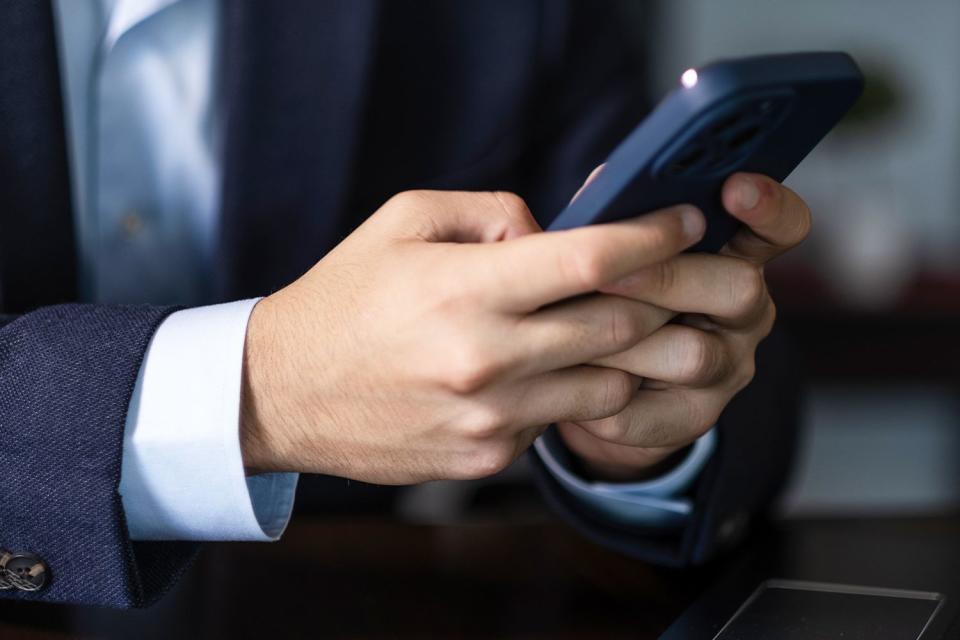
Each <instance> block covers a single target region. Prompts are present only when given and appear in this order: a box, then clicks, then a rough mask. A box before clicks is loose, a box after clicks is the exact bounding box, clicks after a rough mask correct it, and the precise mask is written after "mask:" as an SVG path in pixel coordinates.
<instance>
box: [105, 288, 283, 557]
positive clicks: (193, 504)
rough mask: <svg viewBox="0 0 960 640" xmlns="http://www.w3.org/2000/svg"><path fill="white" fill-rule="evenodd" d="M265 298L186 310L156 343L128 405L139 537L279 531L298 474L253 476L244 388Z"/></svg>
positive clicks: (124, 472)
mask: <svg viewBox="0 0 960 640" xmlns="http://www.w3.org/2000/svg"><path fill="white" fill-rule="evenodd" d="M257 302H258V300H257V299H253V300H244V301H240V302H232V303H228V304H220V305H213V306H206V307H197V308H194V309H187V310H184V311H178V312H176V313H174V314H172V315H171V316H169V317H168V318H167V319H166V320H164V322H163V323H162V324H161V325H160V327H159V329H158V330H157V332H156V333H155V334H154V336H153V339H152V340H151V342H150V346H149V348H148V350H147V353H146V355H145V357H144V360H143V364H142V365H141V367H140V372H139V375H138V377H137V383H136V387H135V389H134V392H133V396H132V398H131V401H130V406H129V408H128V413H127V421H126V428H125V429H126V430H125V432H124V442H123V460H122V466H121V477H120V494H121V497H122V499H123V508H124V512H125V514H126V518H127V526H128V527H129V530H130V536H131V538H132V539H134V540H250V541H268V540H276V539H277V538H279V537H280V535H281V534H282V533H283V530H284V529H285V528H286V525H287V522H288V521H289V519H290V513H291V511H292V509H293V501H294V493H295V490H296V486H297V479H298V475H297V474H295V473H272V474H263V475H258V476H252V477H246V476H245V474H244V468H243V457H242V455H241V451H240V435H239V425H240V389H241V374H242V367H243V347H244V341H245V339H246V330H247V322H248V320H249V318H250V312H251V311H252V310H253V307H254V305H255V304H256V303H257Z"/></svg>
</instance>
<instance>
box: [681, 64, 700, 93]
mask: <svg viewBox="0 0 960 640" xmlns="http://www.w3.org/2000/svg"><path fill="white" fill-rule="evenodd" d="M680 84H682V85H683V86H684V87H686V88H687V89H691V88H693V87H695V86H696V85H697V70H696V69H687V70H686V71H684V72H683V75H682V76H680Z"/></svg>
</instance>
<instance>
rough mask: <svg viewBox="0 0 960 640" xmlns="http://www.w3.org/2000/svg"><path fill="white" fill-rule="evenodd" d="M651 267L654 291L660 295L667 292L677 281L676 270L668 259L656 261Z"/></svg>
mask: <svg viewBox="0 0 960 640" xmlns="http://www.w3.org/2000/svg"><path fill="white" fill-rule="evenodd" d="M652 269H653V274H654V276H653V287H654V293H656V294H659V295H661V296H665V295H667V294H669V293H670V292H671V291H672V290H673V288H674V286H676V282H677V270H676V267H675V266H674V265H673V263H672V262H670V261H669V260H667V261H664V262H660V263H657V265H655V266H654V267H652Z"/></svg>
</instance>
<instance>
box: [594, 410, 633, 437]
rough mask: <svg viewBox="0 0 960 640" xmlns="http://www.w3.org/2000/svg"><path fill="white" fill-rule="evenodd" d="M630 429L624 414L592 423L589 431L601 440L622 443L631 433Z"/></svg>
mask: <svg viewBox="0 0 960 640" xmlns="http://www.w3.org/2000/svg"><path fill="white" fill-rule="evenodd" d="M628 427H629V424H628V422H627V419H626V417H625V416H624V415H623V414H622V413H617V414H615V415H612V416H609V417H607V418H603V419H600V420H595V421H591V422H590V428H589V431H590V432H591V433H592V434H593V435H595V436H596V437H598V438H600V439H601V440H606V441H608V442H620V441H622V440H624V438H626V436H627V433H628V432H629V429H628Z"/></svg>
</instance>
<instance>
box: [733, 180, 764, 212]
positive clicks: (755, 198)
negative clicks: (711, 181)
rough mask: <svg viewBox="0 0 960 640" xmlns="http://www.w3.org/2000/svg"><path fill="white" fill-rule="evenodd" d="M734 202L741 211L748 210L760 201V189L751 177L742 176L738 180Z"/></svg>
mask: <svg viewBox="0 0 960 640" xmlns="http://www.w3.org/2000/svg"><path fill="white" fill-rule="evenodd" d="M733 199H734V202H736V204H737V208H738V209H740V210H741V211H748V210H750V209H753V208H754V207H755V206H757V203H758V202H760V189H758V188H757V184H756V183H755V182H754V181H753V180H751V179H750V178H746V177H744V178H741V179H740V180H738V181H737V188H736V190H735V191H734V192H733Z"/></svg>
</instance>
